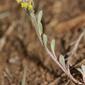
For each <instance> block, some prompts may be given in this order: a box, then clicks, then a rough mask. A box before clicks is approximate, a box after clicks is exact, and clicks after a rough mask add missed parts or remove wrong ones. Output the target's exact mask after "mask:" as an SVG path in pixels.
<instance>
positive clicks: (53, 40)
mask: <svg viewBox="0 0 85 85" xmlns="http://www.w3.org/2000/svg"><path fill="white" fill-rule="evenodd" d="M51 51H52V52H53V53H55V39H52V41H51Z"/></svg>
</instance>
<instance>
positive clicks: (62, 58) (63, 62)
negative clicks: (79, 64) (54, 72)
mask: <svg viewBox="0 0 85 85" xmlns="http://www.w3.org/2000/svg"><path fill="white" fill-rule="evenodd" d="M59 62H60V63H61V64H62V66H63V67H64V68H65V59H64V56H63V55H60V56H59Z"/></svg>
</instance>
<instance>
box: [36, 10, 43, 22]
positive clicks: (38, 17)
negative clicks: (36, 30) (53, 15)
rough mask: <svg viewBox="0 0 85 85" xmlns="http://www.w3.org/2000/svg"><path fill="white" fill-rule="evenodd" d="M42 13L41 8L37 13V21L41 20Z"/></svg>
mask: <svg viewBox="0 0 85 85" xmlns="http://www.w3.org/2000/svg"><path fill="white" fill-rule="evenodd" d="M42 15H43V12H42V10H40V11H39V12H38V14H37V22H38V23H40V22H41V20H42Z"/></svg>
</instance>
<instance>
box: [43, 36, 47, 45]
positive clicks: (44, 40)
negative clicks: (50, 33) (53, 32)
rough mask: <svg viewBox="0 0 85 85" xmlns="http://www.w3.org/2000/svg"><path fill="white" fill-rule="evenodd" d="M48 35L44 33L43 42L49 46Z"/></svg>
mask: <svg viewBox="0 0 85 85" xmlns="http://www.w3.org/2000/svg"><path fill="white" fill-rule="evenodd" d="M47 41H48V39H47V35H46V34H43V42H44V45H45V46H47Z"/></svg>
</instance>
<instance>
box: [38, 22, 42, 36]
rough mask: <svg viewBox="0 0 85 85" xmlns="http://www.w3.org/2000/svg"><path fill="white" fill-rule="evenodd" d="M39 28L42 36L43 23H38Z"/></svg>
mask: <svg viewBox="0 0 85 85" xmlns="http://www.w3.org/2000/svg"><path fill="white" fill-rule="evenodd" d="M38 27H39V29H38V31H39V34H40V36H41V35H42V33H43V26H42V24H41V23H38Z"/></svg>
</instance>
